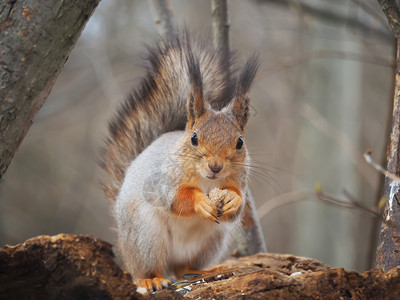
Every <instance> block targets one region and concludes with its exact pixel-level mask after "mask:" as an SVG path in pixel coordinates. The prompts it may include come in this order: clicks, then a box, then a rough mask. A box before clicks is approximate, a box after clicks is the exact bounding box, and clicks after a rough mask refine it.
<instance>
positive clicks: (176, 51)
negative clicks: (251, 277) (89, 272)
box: [102, 32, 259, 290]
mask: <svg viewBox="0 0 400 300" xmlns="http://www.w3.org/2000/svg"><path fill="white" fill-rule="evenodd" d="M148 51H149V52H148V56H147V74H146V75H145V77H144V79H143V80H142V82H141V84H140V86H139V87H138V88H137V89H136V90H134V91H133V92H132V93H131V95H130V97H129V98H128V99H127V100H126V102H125V103H124V104H123V105H122V107H121V108H120V110H119V112H118V114H117V116H116V117H115V119H114V120H113V121H112V122H111V123H110V136H109V137H108V138H107V140H106V143H105V147H104V156H103V160H102V167H103V168H104V169H105V170H106V172H107V173H108V174H109V176H108V177H109V178H108V179H107V180H106V181H105V182H104V190H105V193H106V195H107V196H108V197H109V198H110V199H111V200H112V202H113V213H114V216H115V220H116V224H117V232H118V246H119V249H120V252H121V255H122V258H123V262H124V266H125V268H126V270H127V271H128V272H130V273H131V275H132V277H133V279H134V280H135V282H136V284H137V285H138V286H141V287H144V288H146V289H148V290H159V289H162V288H163V287H165V286H167V285H168V284H169V283H170V281H169V280H168V279H166V277H167V276H171V275H172V276H173V275H176V276H180V275H182V274H184V273H185V272H188V273H191V272H195V271H196V270H201V269H202V268H204V267H207V266H208V265H209V264H211V263H213V262H216V260H218V258H219V257H220V256H221V254H222V253H223V252H224V250H226V248H227V246H228V245H229V241H230V238H231V233H232V232H233V231H234V230H235V229H237V227H238V226H240V223H241V214H242V211H243V208H244V205H245V203H246V201H248V200H247V199H246V189H247V181H248V166H249V163H250V158H249V155H248V151H247V149H246V143H245V129H246V123H247V121H248V118H249V101H250V99H249V95H248V94H249V89H250V87H251V85H252V82H253V79H254V77H255V74H256V72H257V68H258V66H259V59H258V57H257V56H256V55H253V56H251V57H250V58H249V59H248V60H247V61H246V62H245V64H244V66H243V67H242V69H241V71H240V72H237V73H238V74H237V76H234V75H235V72H232V76H229V77H227V76H226V72H227V70H228V68H232V62H231V59H230V58H224V57H221V56H220V55H219V53H218V52H217V50H215V49H214V48H213V47H211V46H208V45H207V44H206V43H205V42H198V41H197V40H196V41H191V40H190V34H189V33H188V32H183V33H181V34H179V36H177V37H176V39H174V40H173V41H160V42H159V44H158V46H156V47H154V48H149V49H148Z"/></svg>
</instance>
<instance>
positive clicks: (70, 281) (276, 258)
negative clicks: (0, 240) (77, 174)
mask: <svg viewBox="0 0 400 300" xmlns="http://www.w3.org/2000/svg"><path fill="white" fill-rule="evenodd" d="M223 265H225V266H226V268H223V269H222V270H219V271H216V272H214V273H209V274H206V275H203V276H200V277H190V278H187V279H184V280H181V281H179V282H177V283H175V284H174V285H173V286H172V287H171V288H169V289H166V290H163V291H161V292H156V293H150V294H144V295H143V294H140V293H138V292H137V291H136V286H135V285H134V284H133V283H132V279H131V277H130V275H129V274H128V273H126V272H124V271H122V270H121V269H120V268H119V266H118V265H117V264H116V263H115V261H114V255H113V252H112V246H111V245H110V244H109V243H107V242H104V241H101V240H99V239H96V238H93V237H90V236H77V235H69V234H60V235H57V236H38V237H36V238H32V239H30V240H27V241H26V242H25V243H23V244H19V245H16V246H6V247H4V248H2V249H0V299H149V298H150V299H182V298H189V299H198V298H199V297H201V298H202V299H209V298H215V299H238V298H240V299H242V298H243V296H245V297H249V298H251V299H266V298H267V299H270V298H271V299H277V298H280V299H304V298H307V299H346V298H356V299H389V298H390V297H393V296H395V295H398V294H399V293H400V267H397V268H394V269H392V270H391V271H389V272H387V273H383V272H382V271H381V270H371V271H367V272H364V273H357V272H354V271H345V270H344V269H340V268H339V269H338V268H329V267H328V266H326V265H324V264H322V263H320V262H318V261H316V260H314V259H309V258H302V257H295V256H293V255H282V254H266V253H262V254H256V255H253V256H248V257H241V258H230V259H228V260H227V261H225V262H224V263H223Z"/></svg>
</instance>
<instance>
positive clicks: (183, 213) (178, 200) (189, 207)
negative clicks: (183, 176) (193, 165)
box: [171, 186, 201, 217]
mask: <svg viewBox="0 0 400 300" xmlns="http://www.w3.org/2000/svg"><path fill="white" fill-rule="evenodd" d="M197 193H201V191H200V190H199V189H198V188H194V187H188V186H183V187H180V188H179V189H178V192H177V194H176V197H175V200H174V202H173V203H172V205H171V211H172V212H173V213H174V214H176V215H178V216H180V217H191V216H193V215H194V214H195V213H196V212H195V210H194V204H195V202H196V196H197Z"/></svg>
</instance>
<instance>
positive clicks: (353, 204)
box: [317, 190, 378, 218]
mask: <svg viewBox="0 0 400 300" xmlns="http://www.w3.org/2000/svg"><path fill="white" fill-rule="evenodd" d="M344 193H345V195H346V197H347V198H348V200H342V199H339V198H337V197H335V196H333V195H330V194H327V193H325V192H323V191H322V190H321V191H318V192H317V197H318V199H320V200H322V201H325V202H327V203H330V204H334V205H336V206H342V207H346V208H351V209H359V210H360V211H362V212H364V213H367V214H369V215H370V216H372V217H374V218H376V217H378V211H377V209H375V210H374V209H370V208H368V207H366V206H364V205H363V204H361V203H360V202H359V201H358V200H356V199H355V197H353V196H351V195H350V193H349V192H347V191H346V190H344Z"/></svg>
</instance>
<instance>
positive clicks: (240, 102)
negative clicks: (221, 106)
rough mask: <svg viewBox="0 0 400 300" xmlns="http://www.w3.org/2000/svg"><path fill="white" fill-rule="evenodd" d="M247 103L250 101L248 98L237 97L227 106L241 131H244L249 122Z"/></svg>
mask: <svg viewBox="0 0 400 300" xmlns="http://www.w3.org/2000/svg"><path fill="white" fill-rule="evenodd" d="M249 102H250V99H249V98H248V97H246V96H244V95H243V96H242V95H240V96H239V95H237V96H235V98H234V99H233V100H232V102H231V103H230V104H229V106H228V108H229V109H230V111H231V113H232V114H233V116H234V117H235V119H236V121H237V123H238V124H239V127H240V129H242V130H243V131H244V130H245V128H246V124H247V121H248V120H249V115H250V114H249Z"/></svg>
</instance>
